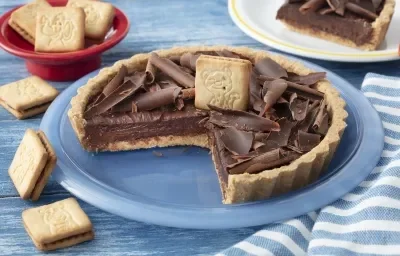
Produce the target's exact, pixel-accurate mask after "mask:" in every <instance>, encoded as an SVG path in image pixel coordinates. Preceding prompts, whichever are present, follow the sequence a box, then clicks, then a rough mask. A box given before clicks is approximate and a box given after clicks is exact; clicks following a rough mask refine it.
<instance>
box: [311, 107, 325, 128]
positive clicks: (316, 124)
mask: <svg viewBox="0 0 400 256" xmlns="http://www.w3.org/2000/svg"><path fill="white" fill-rule="evenodd" d="M325 106H326V103H325V100H323V101H321V105H320V106H319V110H318V114H317V116H316V117H315V121H314V124H313V129H314V130H318V128H319V126H320V124H321V123H322V119H323V117H324V113H325Z"/></svg>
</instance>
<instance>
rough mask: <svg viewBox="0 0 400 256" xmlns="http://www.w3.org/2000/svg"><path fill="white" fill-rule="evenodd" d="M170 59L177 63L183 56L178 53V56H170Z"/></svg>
mask: <svg viewBox="0 0 400 256" xmlns="http://www.w3.org/2000/svg"><path fill="white" fill-rule="evenodd" d="M168 59H169V60H170V61H172V62H173V63H175V64H178V65H179V64H180V61H181V56H179V55H176V56H171V57H169V58H168Z"/></svg>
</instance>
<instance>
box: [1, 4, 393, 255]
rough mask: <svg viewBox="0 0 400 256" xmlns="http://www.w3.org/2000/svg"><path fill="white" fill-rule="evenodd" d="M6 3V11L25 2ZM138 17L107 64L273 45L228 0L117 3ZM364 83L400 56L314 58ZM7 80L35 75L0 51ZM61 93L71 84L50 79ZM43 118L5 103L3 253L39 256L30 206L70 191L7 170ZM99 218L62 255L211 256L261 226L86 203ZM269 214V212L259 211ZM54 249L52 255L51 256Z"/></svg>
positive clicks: (386, 71) (388, 71)
mask: <svg viewBox="0 0 400 256" xmlns="http://www.w3.org/2000/svg"><path fill="white" fill-rule="evenodd" d="M25 2H26V1H22V0H13V1H9V0H0V13H4V12H6V11H8V10H10V9H11V8H14V7H15V6H17V5H19V4H22V3H25ZM108 2H111V3H112V4H114V5H115V6H117V7H118V8H120V9H121V10H123V11H124V12H125V13H126V14H127V16H128V17H129V19H130V21H131V29H130V32H129V34H128V36H127V37H126V38H125V39H124V40H123V41H122V42H121V43H120V44H118V45H117V46H115V47H114V48H113V49H111V50H109V51H107V52H106V53H104V55H103V63H102V66H109V65H112V64H113V63H114V62H115V61H117V60H120V59H124V58H129V57H131V56H132V55H134V54H136V53H140V52H148V51H152V50H155V49H161V48H170V47H172V46H178V45H215V44H218V45H234V46H236V45H237V46H249V47H253V48H260V49H268V48H267V47H266V46H264V45H261V44H259V43H258V42H256V41H254V40H253V39H251V38H249V37H247V36H246V35H245V34H244V33H243V32H241V31H240V30H239V29H238V28H237V27H236V26H235V25H234V24H233V22H232V21H231V19H230V17H229V15H228V11H227V1H226V0H202V1H188V0H169V1H166V0H151V1H148V0H147V1H146V0H136V1H132V0H114V1H108ZM313 62H314V63H316V64H318V65H321V66H323V67H325V68H328V69H330V70H332V71H333V72H336V73H337V74H339V75H340V76H342V77H343V78H345V79H347V80H348V81H349V82H350V83H352V84H353V85H354V86H355V87H358V88H359V87H360V84H361V82H362V79H363V77H364V76H365V74H366V73H367V72H376V73H381V74H385V75H393V76H395V75H400V61H392V62H387V63H366V64H349V63H333V62H325V61H313ZM0 74H1V76H0V85H3V84H7V83H10V82H13V81H16V80H19V79H22V78H25V77H27V76H29V73H28V72H27V71H26V69H25V64H24V62H23V60H21V59H19V58H17V57H15V56H13V55H10V54H8V53H6V52H5V51H3V50H0ZM50 83H51V84H52V85H53V86H55V87H56V88H57V89H59V90H60V91H62V90H63V89H64V88H66V87H67V86H68V85H69V84H71V83H56V82H50ZM40 121H41V115H39V116H36V117H34V118H31V119H28V120H24V121H19V120H16V119H15V117H14V116H12V115H10V114H9V113H8V112H7V111H6V110H4V109H3V108H1V107H0V234H1V235H0V255H37V254H39V252H38V251H37V250H36V249H35V247H34V246H33V244H32V242H31V241H30V239H29V237H28V235H27V234H26V232H25V230H24V228H23V226H22V223H21V212H22V211H23V210H24V209H26V208H29V207H34V206H39V205H43V204H47V203H51V202H54V201H57V200H60V199H64V198H66V197H69V196H71V195H70V194H69V193H68V192H67V191H65V190H64V189H63V188H62V187H61V186H60V185H58V184H57V183H56V182H55V181H54V180H52V179H50V181H49V183H48V184H47V186H46V187H45V189H44V192H43V194H44V196H42V198H41V199H40V200H39V201H38V202H36V203H31V202H26V201H23V200H21V199H19V197H18V196H17V193H16V190H15V188H14V187H13V184H12V183H11V180H10V179H9V176H8V174H7V170H8V167H9V165H10V163H11V160H12V158H13V156H14V153H15V151H16V149H17V147H18V144H19V142H20V140H21V139H22V136H23V134H24V132H25V130H26V129H27V128H33V129H37V128H38V127H39V125H40ZM79 202H80V204H81V206H82V207H83V209H84V210H85V212H86V213H87V214H88V215H89V217H90V218H91V220H92V221H93V224H94V228H95V232H96V238H95V240H94V241H91V242H88V243H84V244H81V245H78V246H74V247H71V248H68V249H64V250H59V251H57V252H54V254H59V255H69V254H74V255H96V254H97V255H212V254H214V253H217V252H218V251H220V250H222V249H224V248H226V247H229V246H230V245H232V244H234V243H236V242H238V241H240V240H242V239H244V238H246V237H247V236H249V235H251V234H252V233H254V232H255V231H256V230H258V229H259V228H260V227H254V228H243V229H235V230H221V231H209V230H184V229H175V228H167V227H160V226H155V225H148V224H144V223H140V222H135V221H130V220H126V219H123V218H121V217H118V216H114V215H111V214H109V213H106V212H103V211H101V210H98V209H96V208H95V207H93V206H91V205H88V204H86V203H84V202H82V201H79ZM260 214H268V213H260ZM51 254H53V253H50V255H51Z"/></svg>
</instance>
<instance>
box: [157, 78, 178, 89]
mask: <svg viewBox="0 0 400 256" xmlns="http://www.w3.org/2000/svg"><path fill="white" fill-rule="evenodd" d="M158 84H159V85H160V87H161V89H167V88H172V87H179V86H178V85H177V84H176V83H175V82H174V81H172V80H162V81H159V82H158Z"/></svg>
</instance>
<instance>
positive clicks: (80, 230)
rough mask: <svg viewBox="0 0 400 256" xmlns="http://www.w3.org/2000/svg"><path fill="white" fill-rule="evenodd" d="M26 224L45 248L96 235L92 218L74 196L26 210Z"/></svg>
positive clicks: (38, 246) (71, 244)
mask: <svg viewBox="0 0 400 256" xmlns="http://www.w3.org/2000/svg"><path fill="white" fill-rule="evenodd" d="M22 221H23V223H24V227H25V229H26V231H27V233H28V235H29V236H30V238H31V239H32V241H33V243H34V244H35V246H36V248H38V249H39V250H42V251H50V250H56V249H61V248H65V247H69V246H73V245H76V244H79V243H82V242H85V241H88V240H92V239H93V238H94V232H93V227H92V223H91V222H90V219H89V217H88V216H87V215H86V213H85V212H84V211H83V210H82V208H81V207H80V206H79V204H78V202H77V201H76V199H74V198H68V199H64V200H61V201H58V202H55V203H52V204H48V205H44V206H41V207H36V208H31V209H28V210H25V211H24V212H22Z"/></svg>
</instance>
